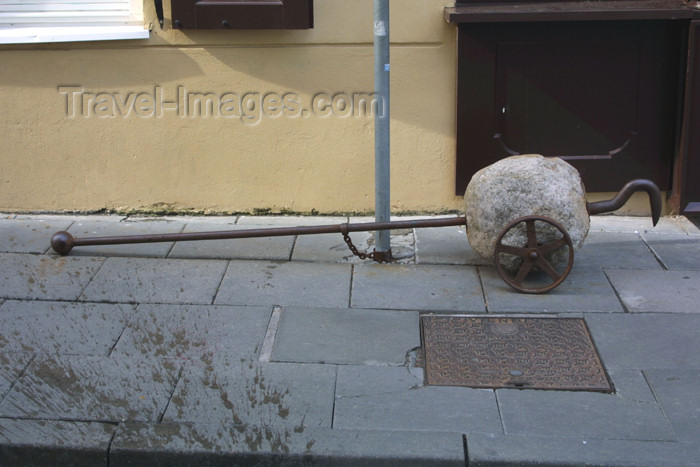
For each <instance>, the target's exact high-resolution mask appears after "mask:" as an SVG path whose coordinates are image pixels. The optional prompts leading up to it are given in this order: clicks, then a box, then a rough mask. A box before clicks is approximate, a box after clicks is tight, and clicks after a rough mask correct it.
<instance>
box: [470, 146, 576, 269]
mask: <svg viewBox="0 0 700 467" xmlns="http://www.w3.org/2000/svg"><path fill="white" fill-rule="evenodd" d="M464 200H465V205H466V216H467V236H468V238H469V244H470V245H471V246H472V248H474V250H476V251H477V252H478V253H479V254H480V255H482V256H484V257H485V258H493V253H494V247H495V244H496V240H497V239H498V236H499V235H500V234H501V232H502V231H503V229H504V227H505V226H506V225H508V224H509V223H510V222H512V221H514V220H515V219H518V218H520V217H523V216H531V215H536V216H545V217H548V218H550V219H553V220H555V221H557V222H558V223H559V224H560V225H562V227H564V228H565V229H566V231H567V233H568V234H569V236H570V237H571V241H572V243H573V245H574V251H575V250H577V249H578V248H580V247H581V246H582V245H583V242H584V240H585V239H586V235H588V229H589V227H590V220H589V217H588V211H587V210H586V191H585V188H584V186H583V183H582V182H581V177H580V175H579V173H578V171H577V170H576V169H575V168H573V167H572V166H571V165H569V164H568V163H566V162H564V161H563V160H561V159H558V158H546V157H542V156H540V155H536V154H529V155H522V156H513V157H508V158H506V159H502V160H500V161H498V162H496V163H495V164H492V165H490V166H488V167H485V168H483V169H481V170H480V171H479V172H477V173H476V174H474V176H473V177H472V179H471V181H470V182H469V185H468V186H467V191H466V193H465V195H464ZM535 225H536V226H537V234H538V240H540V242H541V243H547V242H549V241H553V240H555V238H557V237H560V236H561V234H559V233H558V231H556V229H555V228H553V227H551V226H549V225H548V224H544V223H541V222H537V223H536V224H535ZM504 243H505V244H508V245H513V246H524V245H525V244H527V234H526V231H525V226H524V224H521V228H520V229H516V230H514V231H511V232H510V233H509V234H508V236H507V237H506V238H504ZM561 253H562V252H560V253H559V254H558V255H553V256H551V257H550V258H549V260H550V261H551V262H555V263H556V262H561V261H562V260H564V259H565V258H567V257H568V255H565V254H564V255H562V254H561ZM501 256H503V255H501ZM511 258H512V264H504V266H505V267H506V268H507V269H511V270H513V269H517V267H518V266H519V264H520V263H521V261H522V260H519V259H517V258H516V257H511ZM501 263H502V264H503V263H504V262H503V261H501Z"/></svg>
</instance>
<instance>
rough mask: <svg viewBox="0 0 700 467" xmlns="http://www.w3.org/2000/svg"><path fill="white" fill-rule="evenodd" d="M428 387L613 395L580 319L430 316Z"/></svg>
mask: <svg viewBox="0 0 700 467" xmlns="http://www.w3.org/2000/svg"><path fill="white" fill-rule="evenodd" d="M421 339H422V341H423V352H424V362H425V374H426V384H429V385H437V386H467V387H472V388H492V389H495V388H523V389H525V388H526V389H562V390H582V391H601V392H612V386H611V385H610V381H609V380H608V376H607V374H606V372H605V369H604V368H603V365H602V364H601V362H600V358H599V357H598V353H597V352H596V350H595V346H594V345H593V341H591V336H590V334H589V333H588V328H587V327H586V323H585V322H584V320H583V319H580V318H480V317H465V316H441V315H425V316H422V317H421Z"/></svg>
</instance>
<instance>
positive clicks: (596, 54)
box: [456, 21, 687, 194]
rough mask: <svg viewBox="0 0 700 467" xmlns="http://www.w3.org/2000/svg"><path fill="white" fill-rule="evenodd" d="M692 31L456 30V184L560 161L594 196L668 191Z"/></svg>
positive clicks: (636, 26) (653, 26)
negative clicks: (519, 165)
mask: <svg viewBox="0 0 700 467" xmlns="http://www.w3.org/2000/svg"><path fill="white" fill-rule="evenodd" d="M686 27H687V21H686V22H682V21H616V22H612V21H610V22H608V21H587V22H578V21H564V22H537V23H495V24H463V25H460V26H459V52H458V53H459V66H458V73H459V76H458V115H457V120H458V121H457V125H458V133H457V180H456V191H457V193H458V194H463V193H464V190H465V188H466V185H467V184H468V182H469V180H470V178H471V176H472V175H473V174H474V173H475V172H476V171H477V170H479V169H481V168H482V167H485V166H487V165H489V164H491V163H493V162H495V161H497V160H499V159H501V158H503V157H507V156H509V155H512V154H527V153H537V154H542V155H544V156H553V157H562V158H563V159H565V160H567V161H568V162H570V163H571V164H572V165H574V166H575V167H576V168H577V169H578V170H579V172H580V173H581V175H582V178H583V181H584V183H585V185H586V189H587V190H588V191H617V190H619V189H620V188H621V187H622V186H623V185H624V184H625V183H626V182H628V181H629V180H631V179H633V178H648V179H651V180H653V181H655V182H656V183H657V184H658V185H659V187H660V188H661V189H662V190H665V189H668V188H669V186H670V182H671V169H672V165H673V160H674V155H675V154H676V151H677V141H678V131H679V129H678V124H677V122H678V121H679V118H678V116H679V114H678V112H679V110H680V109H679V97H680V94H679V90H680V79H681V71H680V70H681V67H682V64H683V63H684V58H683V54H682V53H683V47H682V44H683V43H684V41H683V39H682V38H683V34H684V31H685V28H686Z"/></svg>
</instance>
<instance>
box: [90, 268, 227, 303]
mask: <svg viewBox="0 0 700 467" xmlns="http://www.w3.org/2000/svg"><path fill="white" fill-rule="evenodd" d="M226 265H227V262H226V261H223V260H219V261H214V260H195V259H188V260H185V259H156V258H153V259H148V258H108V259H107V261H106V262H105V264H104V266H103V267H102V269H101V270H100V272H99V273H98V274H97V275H96V276H95V278H94V279H93V280H92V282H91V283H90V285H89V286H88V287H87V288H86V289H85V291H84V292H83V294H82V296H81V297H80V299H81V300H86V301H95V302H114V303H119V302H122V303H173V304H176V303H185V304H207V305H208V304H211V302H212V300H213V299H214V296H215V295H216V292H217V289H218V287H219V283H220V282H221V278H222V277H223V274H224V271H225V270H226Z"/></svg>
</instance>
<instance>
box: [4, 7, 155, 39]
mask: <svg viewBox="0 0 700 467" xmlns="http://www.w3.org/2000/svg"><path fill="white" fill-rule="evenodd" d="M147 38H148V30H147V29H144V26H143V0H58V1H56V0H54V1H46V0H0V44H28V43H46V42H73V41H104V40H120V39H147Z"/></svg>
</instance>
